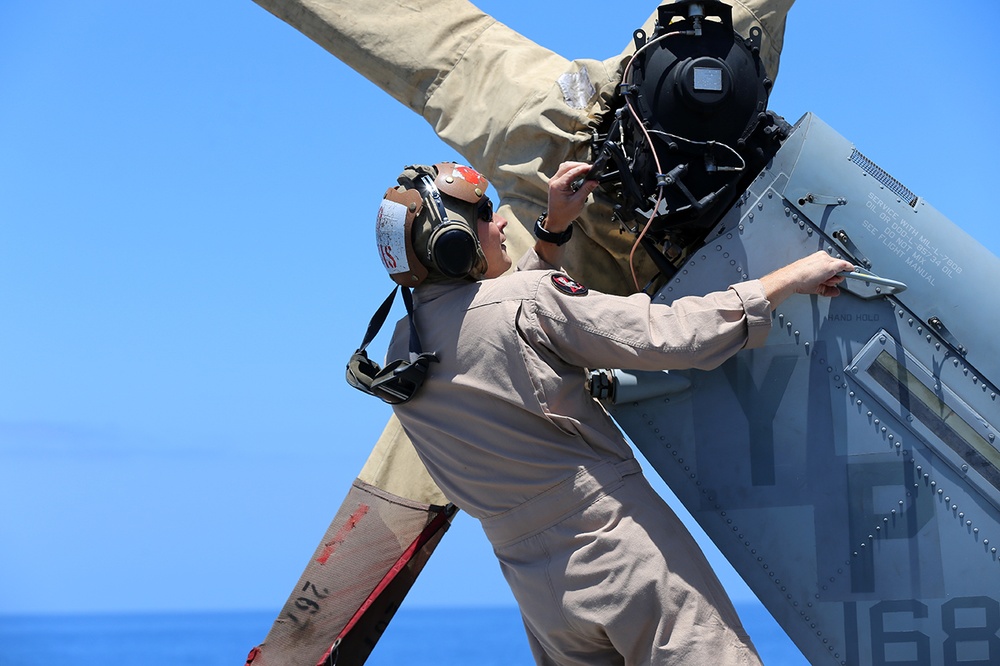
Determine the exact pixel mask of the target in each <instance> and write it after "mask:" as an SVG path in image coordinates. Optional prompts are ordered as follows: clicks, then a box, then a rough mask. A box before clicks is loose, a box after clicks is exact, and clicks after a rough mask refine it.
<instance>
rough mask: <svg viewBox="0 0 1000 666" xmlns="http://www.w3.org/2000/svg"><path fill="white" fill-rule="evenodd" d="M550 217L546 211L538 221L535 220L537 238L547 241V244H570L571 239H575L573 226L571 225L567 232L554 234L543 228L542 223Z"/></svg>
mask: <svg viewBox="0 0 1000 666" xmlns="http://www.w3.org/2000/svg"><path fill="white" fill-rule="evenodd" d="M548 215H549V214H548V212H547V211H546V212H544V213H542V214H541V215H539V216H538V219H537V220H535V238H537V239H538V240H540V241H545V242H546V243H552V244H553V245H564V244H565V243H567V242H569V239H570V238H572V237H573V224H572V223H570V225H569V226H568V227H566V230H565V231H561V232H559V233H553V232H551V231H549V230H547V229H546V228H545V227H543V226H542V223H543V222H544V221H545V218H546V217H548Z"/></svg>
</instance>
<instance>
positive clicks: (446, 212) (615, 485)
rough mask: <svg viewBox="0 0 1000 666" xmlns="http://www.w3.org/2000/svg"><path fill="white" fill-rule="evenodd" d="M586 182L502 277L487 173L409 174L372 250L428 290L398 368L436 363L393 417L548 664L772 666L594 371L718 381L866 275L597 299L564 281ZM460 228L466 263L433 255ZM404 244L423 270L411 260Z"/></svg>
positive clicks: (397, 343) (568, 194) (566, 175)
mask: <svg viewBox="0 0 1000 666" xmlns="http://www.w3.org/2000/svg"><path fill="white" fill-rule="evenodd" d="M589 168H590V167H589V165H587V164H583V163H564V164H562V165H561V166H560V167H559V170H558V171H557V172H556V174H555V176H553V177H552V179H551V180H550V181H549V187H548V213H547V214H546V216H544V217H543V219H542V220H540V222H539V224H538V225H537V226H536V230H537V232H538V235H539V240H538V242H537V243H536V244H535V246H534V249H533V250H530V251H529V252H528V253H527V254H526V255H525V256H524V258H523V259H522V260H521V261H520V262H519V265H518V268H519V270H518V271H517V272H515V273H513V274H506V275H505V273H506V272H507V269H508V268H510V266H511V263H512V261H511V259H510V256H509V254H508V253H507V248H506V246H505V241H506V236H505V229H506V227H507V221H506V220H505V219H504V218H503V217H502V216H501V215H499V214H493V213H492V206H490V205H485V202H486V194H485V192H486V186H487V182H486V179H485V178H484V177H483V176H481V175H480V174H478V173H477V172H475V171H474V170H472V169H471V168H468V167H461V166H458V165H455V164H450V163H442V164H437V165H434V166H433V167H429V166H414V167H408V168H407V169H406V170H405V171H404V172H403V174H401V175H400V177H399V179H398V182H399V183H400V186H399V187H396V188H392V189H390V190H389V191H388V192H387V193H386V198H385V199H384V200H383V203H382V207H381V208H380V212H379V218H378V219H379V223H378V234H377V235H378V239H379V246H380V249H381V255H382V257H383V261H384V263H385V265H386V268H387V270H388V271H389V273H390V276H392V277H393V279H394V280H395V281H396V282H397V283H401V284H404V285H405V284H408V283H410V284H413V283H415V284H416V287H415V289H414V292H413V297H414V302H415V306H414V310H413V312H412V314H411V316H410V317H409V318H408V319H406V320H403V321H402V322H400V324H399V326H398V327H397V329H396V332H395V335H394V336H393V339H392V342H391V344H390V347H389V353H388V358H405V357H406V356H407V354H408V353H410V352H412V351H413V340H414V334H413V324H415V329H416V332H417V333H418V337H419V345H420V346H422V347H423V349H425V350H429V352H424V353H433V354H435V357H436V358H435V362H432V363H430V364H429V367H428V371H427V374H426V377H425V378H424V379H423V382H422V383H420V382H417V384H416V386H415V390H413V391H411V392H409V394H408V395H407V396H406V397H405V399H403V400H402V401H401V402H398V401H397V404H394V406H393V409H394V412H395V414H396V416H397V417H398V419H399V421H400V423H401V424H402V427H403V429H404V431H405V432H406V434H407V435H408V436H409V438H410V440H411V441H412V442H413V444H414V447H415V448H416V450H417V453H418V455H419V456H420V459H421V460H422V461H423V463H424V464H425V466H426V468H427V470H428V471H429V473H430V475H431V477H432V478H433V480H434V481H435V483H437V485H438V486H439V487H440V488H441V489H442V490H443V491H444V493H445V494H446V495H447V496H448V497H449V498H450V499H451V500H452V501H453V502H454V503H455V504H456V505H457V506H458V507H459V508H461V509H462V510H464V511H466V512H467V513H469V514H470V515H472V516H474V517H475V518H477V519H479V520H480V522H481V524H482V526H483V529H484V531H485V532H486V535H487V537H488V538H489V540H490V542H491V543H492V545H493V547H494V552H495V554H496V556H497V558H498V560H499V561H500V565H501V569H502V570H503V573H504V576H505V577H506V579H507V581H508V583H509V584H510V587H511V589H512V591H513V593H514V596H515V598H516V599H517V601H518V604H519V607H520V609H521V613H522V617H523V619H524V624H525V627H526V630H527V633H528V637H529V642H530V644H531V649H532V652H533V654H534V656H535V659H536V661H537V662H538V663H539V664H597V663H599V664H615V663H618V664H665V663H672V664H679V663H683V664H686V665H688V664H708V663H711V664H720V663H721V664H752V663H759V659H758V657H757V654H756V651H755V649H754V647H753V645H752V643H751V641H750V639H749V637H748V636H747V635H746V633H745V631H744V630H743V628H742V626H741V624H740V621H739V618H738V617H737V615H736V613H735V611H734V610H733V607H732V604H731V602H730V601H729V600H728V598H727V597H726V594H725V592H724V590H723V589H722V587H721V585H720V584H719V582H718V580H717V579H716V577H715V575H714V574H713V572H712V571H711V569H710V567H709V565H708V563H707V561H706V560H705V558H704V556H703V555H702V553H701V552H700V550H699V549H698V547H697V545H696V544H695V542H694V540H693V538H692V537H691V535H690V534H689V533H688V532H687V531H686V530H685V529H684V528H683V526H682V525H681V524H680V522H679V521H678V520H677V518H676V517H675V516H674V514H673V513H672V511H671V510H670V509H669V507H668V506H667V505H666V504H665V503H664V502H663V500H662V499H660V498H659V497H658V496H657V495H656V493H655V492H654V491H653V490H652V489H651V488H650V486H649V485H648V484H647V482H646V480H645V478H644V477H643V475H642V474H641V472H640V470H639V465H638V463H637V462H636V461H635V459H634V457H633V455H632V452H631V450H630V448H629V446H628V444H627V442H626V441H625V440H624V438H623V437H622V435H621V433H620V432H619V430H618V429H617V427H616V426H615V424H614V423H613V421H612V420H611V418H610V416H609V415H608V414H607V413H606V412H605V411H604V410H603V409H602V407H601V406H600V404H599V403H598V402H596V401H595V400H594V399H593V398H591V396H590V394H589V392H588V391H587V390H586V388H585V384H586V380H587V376H588V372H587V370H586V368H588V367H610V368H630V369H644V370H657V369H659V370H665V369H689V368H697V369H704V370H708V369H712V368H714V367H717V366H718V365H720V364H721V363H722V362H723V361H725V360H726V359H727V358H729V357H730V356H732V355H733V354H735V353H736V352H737V351H739V350H740V349H743V348H745V347H756V346H760V345H762V344H763V342H764V340H765V339H766V337H767V334H768V330H769V328H770V324H771V311H772V308H774V307H776V306H777V305H778V304H779V303H781V302H782V301H784V300H785V299H786V298H788V297H790V296H792V295H793V294H796V293H799V294H817V295H820V296H831V297H832V296H836V295H837V294H838V293H839V290H838V289H837V287H836V285H837V284H838V283H839V282H840V281H841V280H842V279H843V278H842V277H840V276H838V273H839V272H841V271H848V270H851V269H852V268H853V267H852V265H851V264H850V263H849V262H847V261H844V260H841V259H835V258H833V257H831V256H829V255H827V254H826V253H823V252H817V253H815V254H813V255H810V256H808V257H806V258H804V259H800V260H799V261H796V262H794V263H792V264H790V265H788V266H786V267H784V268H781V269H779V270H777V271H775V272H774V273H771V274H769V275H767V276H764V277H762V278H760V279H759V280H751V281H749V282H745V283H741V284H737V285H733V286H731V287H730V288H729V289H727V290H726V291H724V292H718V293H714V294H709V295H707V296H704V297H687V298H682V299H678V300H677V301H675V302H674V303H672V304H671V305H669V306H668V305H663V304H657V303H652V302H651V300H650V298H649V297H648V296H647V295H646V294H635V295H632V296H628V297H622V296H615V295H607V294H603V293H599V292H596V291H591V290H589V289H588V288H587V287H586V286H584V285H582V284H580V283H578V282H576V281H574V280H572V279H571V278H569V277H568V276H567V275H565V274H564V273H562V272H560V271H558V270H557V269H556V268H555V267H556V266H558V265H559V262H560V260H561V258H562V255H563V252H564V250H565V247H564V246H565V245H566V244H567V243H568V242H571V237H572V231H571V229H572V224H573V220H574V219H575V218H576V217H577V216H578V214H579V213H580V211H581V209H582V207H583V205H584V202H585V200H586V198H587V196H588V194H589V193H590V190H591V189H592V188H593V185H592V184H585V185H584V186H583V187H582V188H581V189H580V190H579V191H574V189H573V188H572V187H571V184H572V183H573V182H574V180H576V179H578V178H579V177H580V176H581V175H583V174H585V173H586V172H587V170H588V169H589ZM463 225H464V227H465V233H466V235H467V237H468V239H470V242H471V245H470V246H469V249H468V250H467V251H466V254H465V255H463V256H461V257H459V256H458V255H457V254H449V252H451V250H452V249H453V248H454V244H451V243H449V245H448V247H447V248H445V247H438V246H439V245H440V243H441V238H443V236H444V234H445V231H444V230H451V231H461V227H463ZM400 238H403V239H405V240H406V242H407V243H408V246H407V250H408V251H407V253H406V254H407V256H408V257H409V258H411V259H412V258H415V259H416V260H417V261H418V262H419V264H420V265H419V266H417V265H412V264H411V263H409V262H407V261H405V260H404V261H399V260H398V258H399V256H400V252H399V247H398V239H400ZM391 239H396V240H395V241H393V240H391ZM387 249H389V250H392V251H394V252H395V253H394V254H392V252H390V253H389V254H392V261H388V260H386V255H387V251H386V250H387ZM458 254H461V253H458ZM458 259H461V260H458ZM403 264H405V265H403ZM455 266H463V267H468V268H467V270H465V271H464V272H463V271H462V270H458V271H456V270H453V268H454V267H455ZM410 358H411V359H412V358H413V356H412V355H411V356H410Z"/></svg>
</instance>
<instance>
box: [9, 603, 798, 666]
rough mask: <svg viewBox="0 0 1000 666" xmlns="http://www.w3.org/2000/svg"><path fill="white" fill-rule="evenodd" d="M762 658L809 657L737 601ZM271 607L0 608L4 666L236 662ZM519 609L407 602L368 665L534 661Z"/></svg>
mask: <svg viewBox="0 0 1000 666" xmlns="http://www.w3.org/2000/svg"><path fill="white" fill-rule="evenodd" d="M736 607H737V610H738V611H739V613H740V617H741V618H742V619H743V624H744V626H745V627H746V629H747V631H748V632H749V633H750V636H751V637H752V638H753V640H754V644H755V645H756V646H757V650H758V651H759V652H760V655H761V658H762V659H763V661H764V663H765V664H769V665H772V664H776V665H780V666H786V665H793V666H798V665H802V664H806V663H807V662H806V660H805V659H804V658H803V657H802V654H801V653H800V652H799V651H798V649H797V648H796V647H795V646H794V645H793V644H792V642H791V641H790V640H789V638H788V637H787V636H786V635H785V633H784V632H783V631H782V630H781V628H780V627H778V625H777V623H775V621H774V620H773V619H772V618H771V616H770V615H769V614H768V613H767V611H766V610H764V608H763V607H762V606H760V604H756V603H752V604H739V603H737V604H736ZM275 615H276V611H275V612H227V613H156V614H128V615H37V616H9V615H8V616H2V615H0V666H52V665H53V664H73V666H160V665H163V666H168V665H169V666H241V665H242V664H243V663H244V662H245V660H246V656H247V653H248V652H249V651H250V649H251V648H252V647H254V645H256V644H258V643H260V642H261V641H262V640H263V639H264V636H265V635H266V634H267V630H268V629H269V628H270V626H271V622H272V620H273V619H274V617H275ZM532 663H533V662H532V660H531V654H530V653H529V651H528V646H527V643H526V642H525V639H524V629H523V627H522V625H521V620H520V616H519V615H518V613H517V609H516V608H414V609H411V608H403V609H401V610H400V611H399V612H398V613H397V614H396V616H395V618H394V619H393V620H392V622H391V623H390V625H389V627H388V629H386V632H385V634H384V635H383V637H382V639H381V640H380V641H379V643H378V645H376V647H375V650H374V651H373V652H372V654H371V657H370V658H369V659H368V661H367V662H366V664H367V665H368V666H398V665H400V664H405V665H407V666H501V665H502V666H516V665H519V664H525V665H530V664H532Z"/></svg>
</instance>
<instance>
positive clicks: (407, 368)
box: [347, 286, 438, 405]
mask: <svg viewBox="0 0 1000 666" xmlns="http://www.w3.org/2000/svg"><path fill="white" fill-rule="evenodd" d="M398 290H399V287H398V286H397V287H396V288H395V289H393V290H392V293H391V294H389V296H388V297H386V299H385V301H383V303H382V305H381V306H380V307H379V309H378V311H376V312H375V315H374V316H373V317H372V319H371V322H369V324H368V331H367V333H365V339H364V340H363V341H362V343H361V346H360V347H358V349H357V350H356V351H355V352H354V354H352V355H351V360H350V361H349V362H348V363H347V383H348V384H350V385H351V386H353V387H354V388H356V389H358V390H359V391H362V392H364V393H367V394H368V395H373V396H375V397H376V398H379V399H380V400H382V401H383V402H387V403H389V404H390V405H398V404H400V403H403V402H406V401H407V400H409V399H410V398H412V397H413V396H414V395H415V394H416V392H417V390H418V389H419V388H420V387H421V385H423V383H424V380H425V379H426V378H427V369H428V366H429V365H430V363H431V362H437V360H438V359H437V355H435V354H434V353H433V352H423V351H421V349H420V337H419V336H418V335H417V327H416V324H415V323H414V321H413V296H412V295H411V294H410V290H409V289H407V288H406V287H404V288H403V303H404V305H406V314H407V317H408V318H409V320H410V358H409V360H405V359H399V360H396V361H392V362H390V363H389V364H388V365H386V366H385V367H384V368H382V367H380V366H379V364H378V363H375V362H374V361H372V360H371V359H370V358H368V352H366V351H365V348H366V347H368V345H369V343H371V341H372V340H373V339H375V336H376V335H378V332H379V331H380V330H381V329H382V325H383V324H384V323H385V318H386V316H388V314H389V310H390V309H391V308H392V303H393V301H394V300H395V299H396V292H397V291H398Z"/></svg>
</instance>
